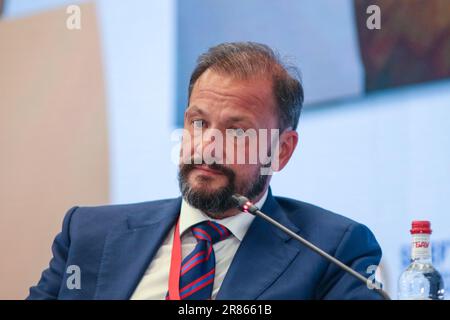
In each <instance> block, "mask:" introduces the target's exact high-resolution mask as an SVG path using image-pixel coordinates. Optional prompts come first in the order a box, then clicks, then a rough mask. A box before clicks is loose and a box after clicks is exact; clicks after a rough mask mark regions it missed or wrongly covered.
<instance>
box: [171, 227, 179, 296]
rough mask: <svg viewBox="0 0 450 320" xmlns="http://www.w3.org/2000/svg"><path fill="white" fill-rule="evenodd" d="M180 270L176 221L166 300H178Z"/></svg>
mask: <svg viewBox="0 0 450 320" xmlns="http://www.w3.org/2000/svg"><path fill="white" fill-rule="evenodd" d="M180 269H181V239H180V219H178V221H177V224H176V226H175V231H174V233H173V245H172V259H171V260H170V273H169V298H168V300H181V299H180Z"/></svg>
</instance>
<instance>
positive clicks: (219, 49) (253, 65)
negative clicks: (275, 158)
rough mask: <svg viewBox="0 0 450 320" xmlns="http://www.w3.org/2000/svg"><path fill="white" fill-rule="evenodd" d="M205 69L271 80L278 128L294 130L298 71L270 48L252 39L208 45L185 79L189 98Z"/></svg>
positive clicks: (298, 106)
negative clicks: (188, 77) (276, 107)
mask: <svg viewBox="0 0 450 320" xmlns="http://www.w3.org/2000/svg"><path fill="white" fill-rule="evenodd" d="M208 69H210V70H213V71H216V72H219V73H223V74H227V75H231V76H233V77H236V78H238V79H249V78H252V77H257V76H261V77H267V78H268V79H271V80H272V89H273V93H274V97H275V101H276V102H277V105H278V110H279V112H278V125H279V127H280V129H281V130H284V129H286V128H288V127H291V128H292V129H294V130H295V129H297V125H298V121H299V118H300V113H301V109H302V106H303V99H304V95H303V87H302V84H301V82H300V77H299V72H298V69H297V68H296V67H295V66H293V65H288V64H287V63H283V62H282V61H281V59H280V57H279V55H278V54H277V53H275V52H274V51H273V50H272V49H271V48H270V47H268V46H267V45H264V44H260V43H256V42H231V43H222V44H219V45H217V46H215V47H211V48H210V49H209V50H208V51H207V52H206V53H204V54H202V55H200V57H199V58H198V60H197V66H196V67H195V69H194V71H193V72H192V75H191V79H190V82H189V98H190V97H191V93H192V89H193V87H194V85H195V82H196V81H197V79H198V78H199V77H200V76H201V75H202V74H203V73H204V72H205V71H206V70H208Z"/></svg>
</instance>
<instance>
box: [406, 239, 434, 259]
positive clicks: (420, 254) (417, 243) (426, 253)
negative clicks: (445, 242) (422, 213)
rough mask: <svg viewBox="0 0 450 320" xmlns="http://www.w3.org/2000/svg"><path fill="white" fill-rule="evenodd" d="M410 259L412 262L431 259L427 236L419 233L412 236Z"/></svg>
mask: <svg viewBox="0 0 450 320" xmlns="http://www.w3.org/2000/svg"><path fill="white" fill-rule="evenodd" d="M411 258H412V259H413V260H415V259H429V258H431V245H430V235H429V234H424V233H419V234H414V235H413V239H412V250H411Z"/></svg>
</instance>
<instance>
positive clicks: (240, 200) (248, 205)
mask: <svg viewBox="0 0 450 320" xmlns="http://www.w3.org/2000/svg"><path fill="white" fill-rule="evenodd" d="M231 198H232V199H233V200H234V202H235V203H236V206H237V207H238V208H239V209H241V210H242V211H244V212H248V213H251V214H255V211H257V210H259V209H258V207H256V206H255V205H254V204H253V203H252V202H251V201H250V200H248V198H247V197H244V196H242V195H240V194H237V193H235V194H234V195H232V196H231Z"/></svg>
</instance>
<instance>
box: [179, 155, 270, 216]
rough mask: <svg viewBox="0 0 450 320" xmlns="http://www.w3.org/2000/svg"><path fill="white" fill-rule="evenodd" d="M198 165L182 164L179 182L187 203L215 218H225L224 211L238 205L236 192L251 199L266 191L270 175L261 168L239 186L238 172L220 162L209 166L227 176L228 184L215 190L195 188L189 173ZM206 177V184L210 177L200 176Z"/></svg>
mask: <svg viewBox="0 0 450 320" xmlns="http://www.w3.org/2000/svg"><path fill="white" fill-rule="evenodd" d="M195 167H196V164H182V165H181V166H180V170H179V172H178V184H179V187H180V191H181V194H182V195H183V198H184V200H185V201H187V203H189V204H190V205H191V206H193V207H194V208H197V209H199V210H201V211H203V212H204V213H205V214H207V215H208V216H210V217H211V218H214V219H221V218H224V212H225V211H227V210H229V209H231V208H233V207H236V203H235V202H234V201H233V200H232V198H231V196H232V195H233V194H235V193H239V194H242V195H244V196H246V197H247V198H249V199H254V198H255V197H256V196H258V195H259V194H261V192H263V191H264V189H265V187H266V183H267V179H268V177H269V176H268V175H261V174H260V173H259V171H260V170H258V171H257V172H256V174H255V175H254V176H253V178H252V179H249V180H248V181H247V183H246V185H245V186H241V187H240V188H237V186H236V174H235V173H234V172H233V170H231V169H230V168H227V167H225V166H223V165H220V164H216V163H213V164H210V165H208V168H210V169H212V170H217V171H220V173H222V174H223V175H224V176H226V177H227V180H228V182H227V184H226V185H225V186H224V187H221V188H219V189H217V190H215V191H208V190H199V189H200V188H199V189H194V188H193V187H192V186H191V184H190V183H189V182H188V176H189V173H190V172H192V170H194V169H195ZM197 179H204V182H205V184H206V183H207V182H208V179H211V178H210V177H201V176H200V177H198V178H197Z"/></svg>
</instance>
